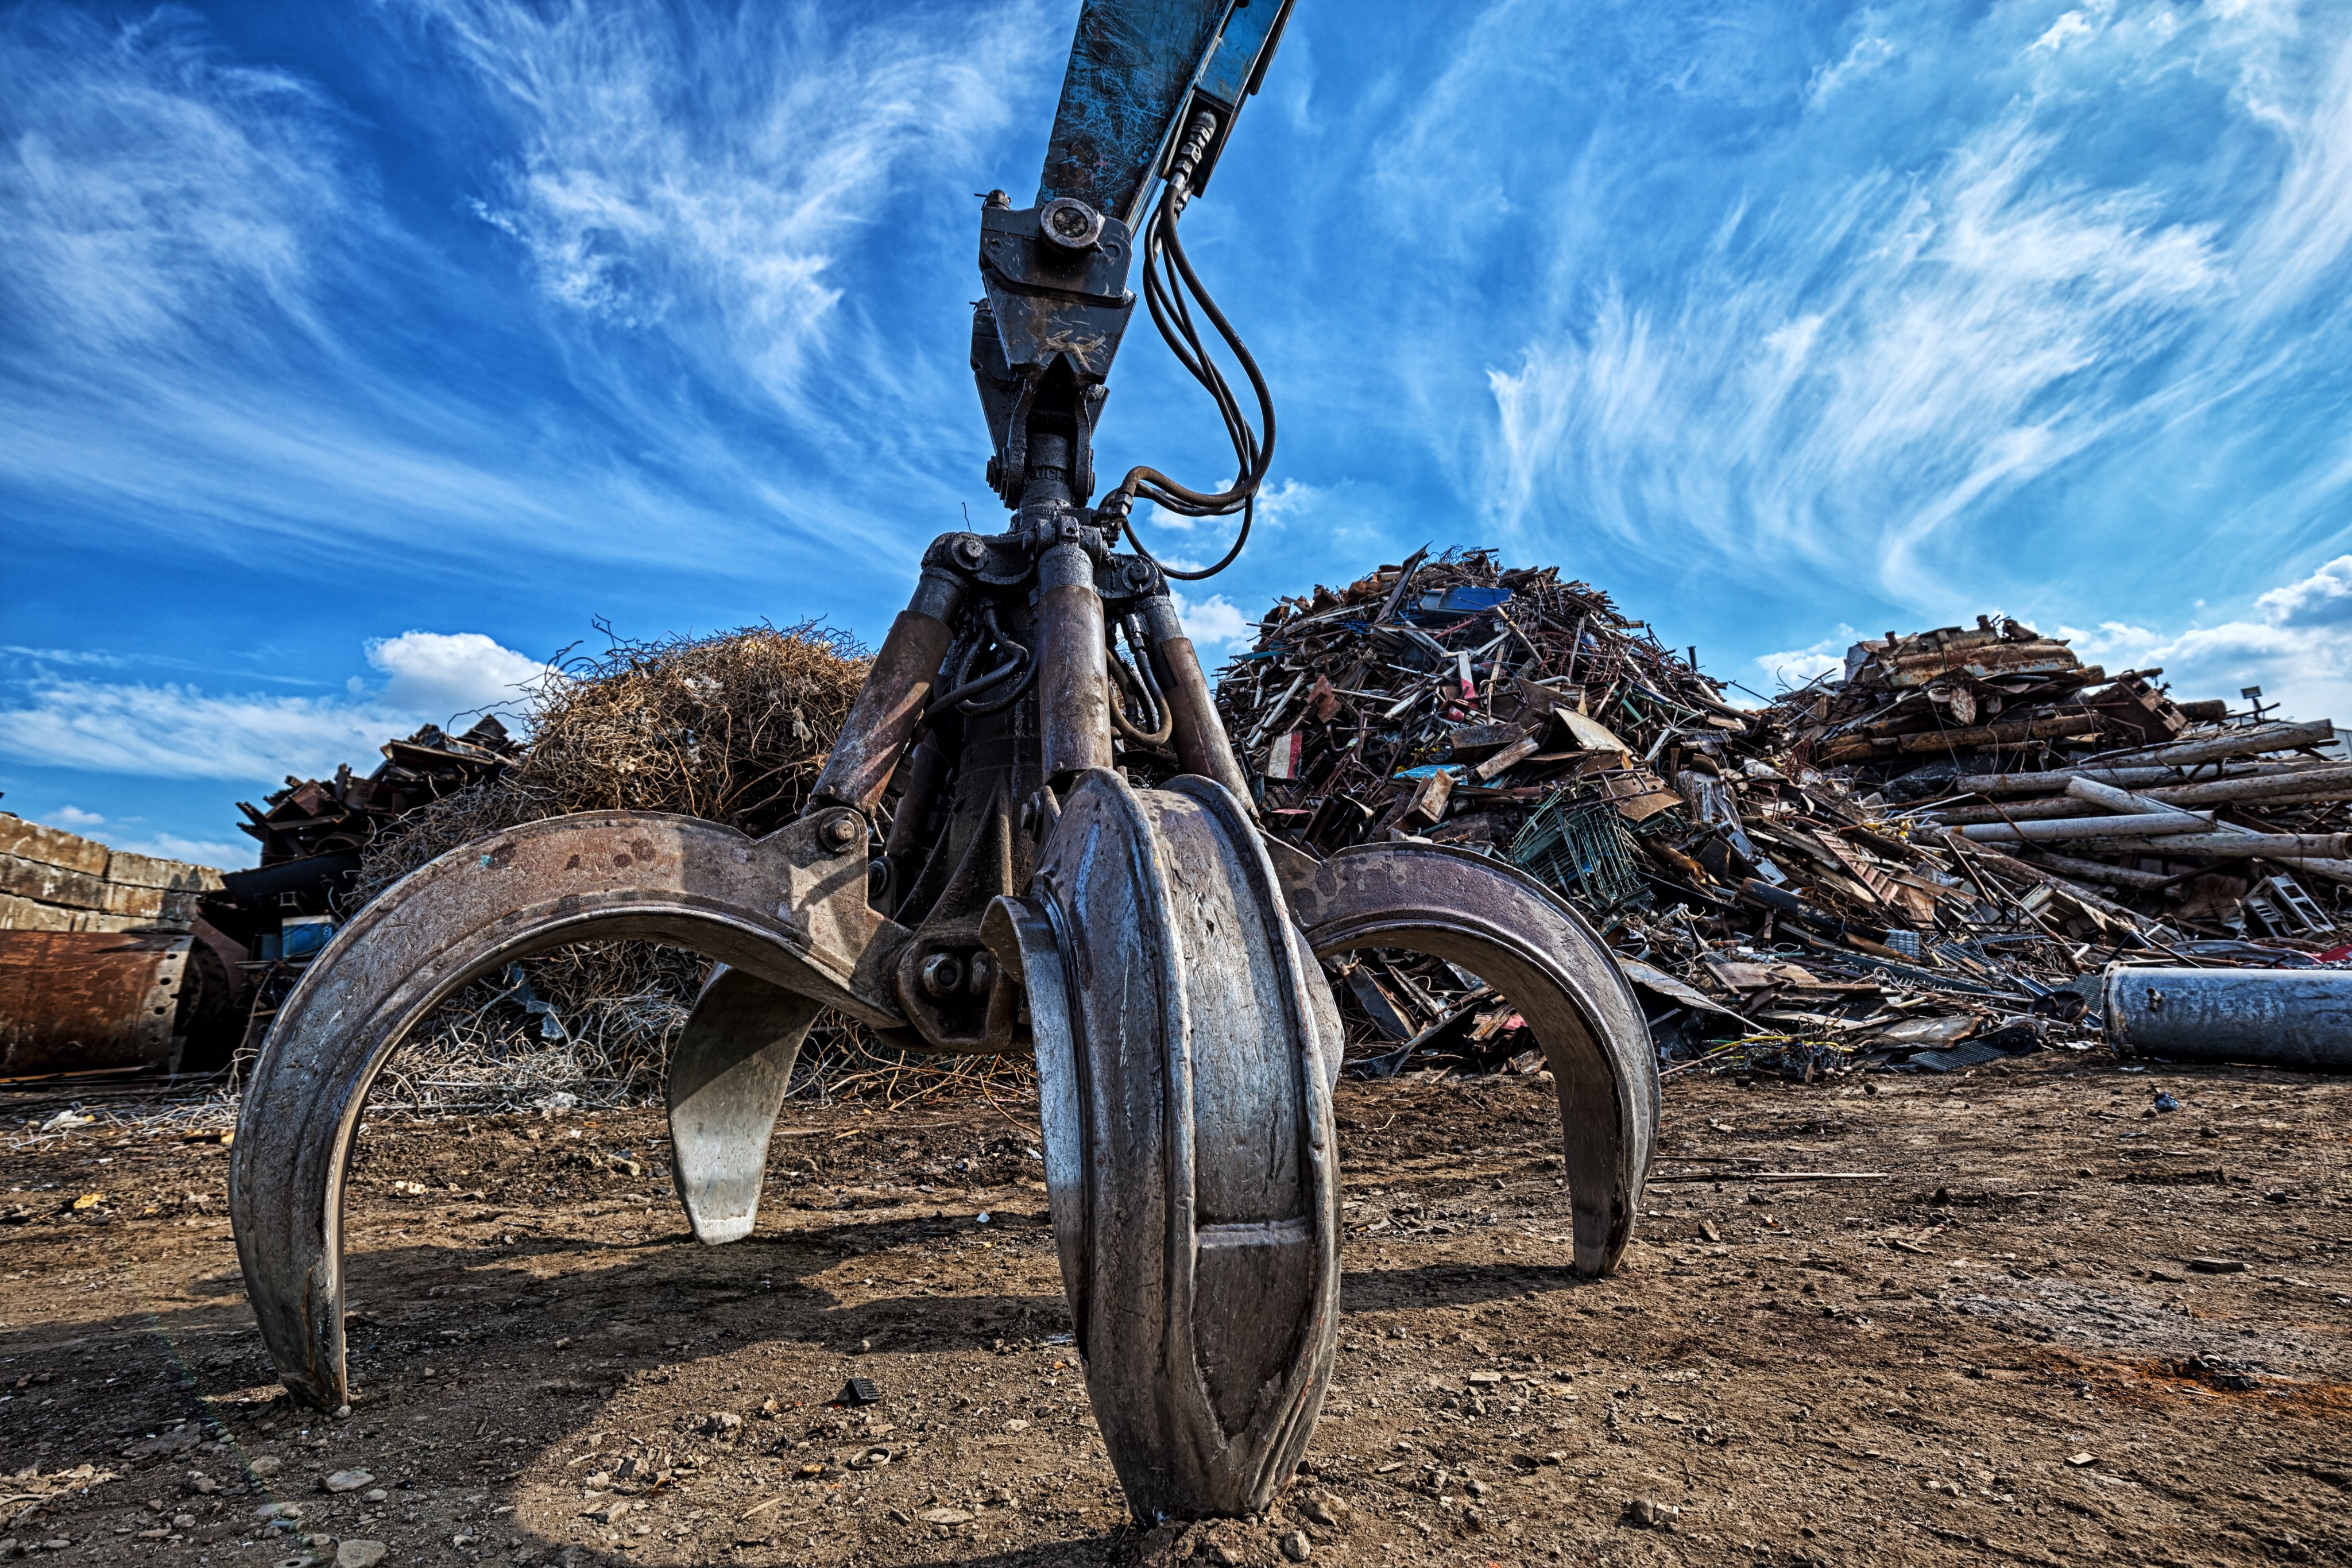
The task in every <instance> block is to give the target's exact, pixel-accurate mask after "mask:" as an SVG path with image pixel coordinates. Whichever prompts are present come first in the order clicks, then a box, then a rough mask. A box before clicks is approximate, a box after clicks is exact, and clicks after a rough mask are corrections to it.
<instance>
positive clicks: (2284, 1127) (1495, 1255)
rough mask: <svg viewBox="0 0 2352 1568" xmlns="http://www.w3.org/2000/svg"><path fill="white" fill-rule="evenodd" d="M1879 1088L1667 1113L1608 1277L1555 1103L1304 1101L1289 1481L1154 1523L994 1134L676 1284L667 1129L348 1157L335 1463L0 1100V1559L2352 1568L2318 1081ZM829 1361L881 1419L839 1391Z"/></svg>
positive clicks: (809, 1116)
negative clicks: (1310, 1301)
mask: <svg viewBox="0 0 2352 1568" xmlns="http://www.w3.org/2000/svg"><path fill="white" fill-rule="evenodd" d="M1872 1087H1874V1089H1875V1092H1865V1089H1864V1086H1863V1085H1861V1084H1859V1083H1857V1082H1854V1081H1853V1080H1851V1079H1842V1080H1835V1081H1832V1082H1828V1083H1826V1084H1816V1085H1810V1086H1799V1085H1782V1084H1780V1083H1778V1082H1759V1083H1757V1084H1756V1085H1754V1086H1753V1087H1749V1088H1741V1087H1739V1086H1738V1085H1736V1084H1734V1083H1732V1082H1728V1081H1688V1080H1678V1081H1675V1082H1672V1083H1671V1084H1670V1086H1669V1092H1668V1096H1667V1110H1666V1116H1665V1132H1664V1142H1663V1151H1662V1156H1661V1158H1660V1160H1659V1162H1658V1165H1657V1167H1656V1172H1657V1176H1658V1179H1657V1180H1655V1181H1654V1185H1653V1186H1652V1187H1651V1189H1650V1194H1649V1197H1648V1199H1647V1200H1646V1202H1645V1205H1644V1217H1643V1222H1642V1225H1641V1228H1640V1232H1639V1239H1638V1241H1637V1242H1636V1244H1635V1245H1634V1246H1633V1249H1632V1251H1631V1252H1630V1254H1629V1256H1628V1258H1627V1260H1626V1265H1625V1268H1624V1270H1623V1271H1622V1273H1621V1274H1619V1275H1618V1276H1617V1277H1615V1278H1613V1279H1610V1280H1606V1281H1597V1282H1596V1281H1583V1280H1580V1279H1578V1278H1577V1277H1576V1276H1575V1275H1574V1274H1573V1273H1572V1272H1571V1271H1570V1270H1569V1269H1568V1268H1567V1266H1566V1264H1565V1259H1566V1256H1567V1250H1568V1249H1567V1245H1566V1241H1565V1237H1566V1232H1567V1227H1568V1218H1567V1216H1568V1206H1567V1199H1566V1194H1565V1193H1564V1191H1563V1190H1562V1187H1561V1182H1560V1177H1559V1170H1558V1159H1557V1142H1556V1139H1557V1135H1558V1125H1557V1120H1556V1115H1555V1113H1554V1110H1553V1107H1552V1104H1551V1102H1550V1100H1549V1091H1548V1088H1547V1087H1546V1086H1544V1085H1542V1084H1541V1083H1539V1082H1536V1081H1534V1080H1531V1079H1527V1078H1506V1079H1491V1080H1479V1081H1468V1082H1465V1081H1459V1080H1456V1081H1446V1082H1422V1081H1412V1080H1408V1081H1404V1082H1396V1081H1391V1082H1350V1083H1348V1084H1346V1085H1344V1086H1343V1087H1342V1089H1341V1091H1340V1094H1339V1111H1340V1115H1341V1118H1342V1127H1343V1142H1342V1145H1341V1155H1342V1161H1343V1166H1342V1168H1343V1171H1344V1174H1345V1179H1346V1183H1347V1192H1346V1204H1347V1207H1346V1211H1345V1212H1346V1220H1347V1225H1348V1237H1347V1243H1346V1259H1345V1261H1346V1280H1345V1283H1344V1286H1343V1302H1344V1311H1345V1315H1344V1318H1343V1321H1342V1324H1341V1328H1340V1335H1339V1337H1340V1343H1341V1346H1342V1349H1341V1354H1340V1356H1339V1371H1338V1374H1337V1375H1336V1377H1335V1378H1334V1380H1333V1383H1332V1387H1331V1396H1330V1400H1329V1403H1328V1405H1327V1406H1326V1407H1325V1411H1324V1416H1323V1420H1322V1423H1321V1425H1320V1426H1319V1427H1318V1430H1317V1432H1316V1435H1315V1439H1314V1442H1313V1445H1312V1447H1311V1448H1310V1449H1309V1451H1308V1457H1307V1462H1306V1464H1305V1465H1304V1466H1303V1467H1302V1469H1301V1473H1300V1475H1299V1477H1298V1479H1297V1481H1296V1483H1295V1484H1294V1485H1293V1486H1292V1487H1291V1488H1290V1490H1288V1491H1287V1492H1286V1494H1285V1496H1284V1498H1283V1500H1282V1501H1281V1502H1280V1504H1279V1505H1278V1507H1277V1509H1276V1514H1275V1517H1274V1518H1272V1519H1271V1520H1268V1521H1249V1522H1240V1521H1235V1522H1227V1523H1221V1524H1217V1525H1214V1526H1212V1527H1208V1528H1206V1529H1196V1530H1194V1531H1190V1532H1187V1533H1183V1534H1181V1535H1180V1534H1177V1533H1176V1532H1173V1531H1161V1532H1160V1533H1159V1534H1157V1535H1154V1536H1146V1535H1144V1534H1142V1533H1140V1532H1139V1531H1136V1530H1135V1529H1134V1527H1132V1526H1131V1525H1130V1524H1129V1523H1128V1522H1127V1521H1126V1519H1125V1515H1124V1510H1123V1507H1122V1504H1121V1501H1120V1498H1119V1494H1118V1490H1117V1488H1116V1486H1115V1484H1114V1481H1113V1479H1112V1476H1111V1472H1110V1469H1109V1467H1108V1464H1107V1462H1106V1461H1105V1459H1104V1457H1103V1453H1102V1450H1101V1448H1100V1446H1099V1443H1098V1441H1097V1437H1096V1434H1095V1429H1094V1423H1093V1421H1092V1419H1091V1418H1090V1417H1089V1416H1088V1415H1087V1396H1086V1387H1085V1382H1084V1378H1083V1375H1082V1373H1081V1371H1080V1369H1079V1368H1078V1367H1077V1365H1076V1355H1075V1353H1074V1351H1073V1349H1072V1347H1071V1345H1070V1343H1069V1339H1068V1333H1067V1330H1068V1322H1067V1320H1066V1314H1065V1312H1064V1310H1063V1306H1062V1297H1061V1290H1060V1283H1059V1280H1058V1276H1057V1272H1056V1265H1055V1254H1054V1250H1053V1246H1052V1240H1051V1235H1050V1232H1049V1230H1048V1229H1047V1228H1046V1225H1045V1193H1044V1190H1043V1187H1042V1185H1041V1183H1040V1181H1039V1176H1040V1171H1041V1167H1040V1166H1039V1164H1038V1161H1037V1159H1036V1157H1035V1155H1034V1153H1032V1151H1033V1150H1034V1147H1035V1134H1034V1121H1032V1120H1030V1119H1029V1118H1032V1117H1034V1109H1032V1108H1025V1107H1020V1106H1007V1107H1005V1108H1004V1109H1003V1110H999V1109H998V1108H996V1107H993V1106H992V1105H989V1104H986V1103H974V1104H970V1105H964V1106H958V1107H950V1108H945V1109H943V1108H940V1107H939V1106H936V1105H929V1106H915V1107H909V1108H906V1109H903V1110H901V1111H899V1112H897V1113H888V1112H885V1111H883V1110H881V1109H879V1108H877V1107H870V1106H864V1105H849V1106H837V1107H834V1108H831V1109H812V1108H802V1107H791V1108H788V1109H787V1111H786V1113H785V1118H784V1124H783V1126H782V1128H781V1129H780V1135H779V1137H778V1138H777V1140H776V1143H775V1145H774V1151H773V1158H772V1163H771V1166H770V1170H771V1176H770V1187H769V1199H768V1203H767V1205H766V1207H765V1210H764V1212H763V1214H762V1216H761V1226H760V1230H759V1233H758V1234H757V1235H756V1236H755V1237H753V1238H752V1239H750V1240H748V1241H745V1242H743V1243H740V1244H739V1245H735V1246H730V1247H725V1248H718V1249H704V1248H700V1247H698V1246H697V1245H695V1244H694V1243H693V1242H692V1241H691V1240H690V1239H688V1237H687V1235H686V1232H685V1225H684V1221H683V1218H681V1216H680V1214H679V1212H678V1209H677V1205H676V1203H675V1201H674V1199H673V1198H672V1197H671V1195H670V1192H669V1189H668V1177H667V1166H666V1163H665V1157H664V1155H665V1149H664V1145H663V1142H662V1139H661V1136H660V1123H659V1120H658V1118H657V1117H656V1116H654V1115H651V1114H635V1113H633V1114H605V1115H601V1116H572V1117H566V1118H558V1119H540V1118H524V1117H500V1118H491V1117H479V1118H459V1119H450V1120H446V1121H444V1122H441V1123H439V1124H418V1123H414V1122H394V1121H391V1120H389V1119H385V1120H379V1121H375V1122H373V1123H372V1124H370V1125H369V1127H368V1129H367V1131H366V1133H365V1134H364V1136H363V1138H362V1145H361V1147H362V1155H361V1158H360V1160H359V1162H358V1166H357V1169H356V1172H355V1174H354V1176H353V1177H352V1186H351V1192H350V1205H349V1214H350V1218H351V1252H350V1260H349V1278H350V1284H351V1295H352V1301H353V1304H354V1307H355V1310H356V1311H355V1320H354V1322H353V1326H352V1347H353V1350H352V1361H353V1365H354V1371H355V1378H356V1381H357V1383H358V1384H359V1385H360V1386H361V1387H362V1391H363V1392H362V1395H361V1396H359V1397H358V1399H357V1400H356V1402H355V1406H354V1407H353V1409H352V1413H351V1415H350V1416H348V1418H346V1419H342V1420H335V1419H331V1418H323V1417H320V1416H317V1415H316V1414H315V1413H309V1412H303V1411H299V1410H295V1409H292V1408H290V1407H289V1406H288V1405H287V1404H286V1403H285V1402H284V1400H283V1399H282V1397H278V1395H279V1392H280V1391H279V1390H278V1389H277V1388H276V1387H275V1386H274V1385H273V1381H272V1375H271V1374H270V1372H269V1370H268V1366H267V1364H265V1362H264V1360H263V1358H262V1355H261V1350H260V1343H259V1340H258V1338H257V1335H256V1333H255V1332H254V1329H253V1326H252V1322H251V1319H250V1317H249V1315H248V1313H247V1308H246V1305H245V1302H244V1299H243V1296H242V1293H241V1291H240V1287H239V1280H238V1274H237V1269H236V1255H235V1250H234V1249H233V1247H232V1244H231V1241H230V1238H229V1232H228V1224H227V1220H226V1218H225V1217H224V1213H223V1209H224V1202H225V1197H226V1164H227V1151H226V1149H225V1148H223V1147H222V1146H220V1145H218V1144H217V1143H210V1144H205V1143H185V1142H182V1141H181V1140H180V1137H179V1136H178V1135H177V1134H173V1135H172V1136H170V1137H168V1138H166V1137H150V1136H146V1135H144V1134H138V1133H137V1132H135V1131H134V1130H130V1129H126V1128H125V1127H123V1126H121V1125H119V1124H118V1125H109V1124H105V1123H100V1124H98V1125H95V1126H92V1127H88V1128H82V1129H79V1130H78V1131H75V1132H73V1133H70V1134H63V1135H55V1134H53V1135H49V1136H47V1137H45V1138H37V1137H35V1136H33V1135H32V1134H31V1132H30V1129H29V1127H28V1126H27V1119H26V1116H25V1115H23V1114H15V1119H14V1120H13V1122H10V1123H8V1124H7V1125H10V1126H13V1127H14V1128H15V1129H16V1131H15V1133H14V1134H5V1135H0V1146H7V1147H8V1149H9V1152H8V1153H7V1154H6V1155H5V1166H0V1176H5V1179H4V1180H0V1186H5V1188H6V1190H5V1192H0V1219H5V1220H6V1221H8V1222H9V1223H7V1224H5V1225H0V1498H5V1503H0V1537H5V1545H0V1555H14V1554H17V1553H25V1552H30V1553H34V1554H36V1555H38V1556H48V1555H51V1554H54V1555H56V1556H58V1557H61V1558H69V1559H71V1560H73V1561H76V1562H80V1561H90V1560H95V1561H101V1562H107V1563H147V1562H156V1563H167V1564H168V1563H192V1564H200V1563H222V1564H232V1563H273V1564H274V1563H285V1562H288V1561H289V1559H290V1560H292V1561H296V1562H301V1561H309V1560H311V1559H313V1558H315V1559H316V1560H318V1561H320V1562H331V1561H333V1560H335V1557H336V1555H337V1552H338V1551H339V1550H340V1551H341V1552H343V1554H344V1557H345V1560H346V1561H351V1562H364V1561H368V1560H370V1559H371V1555H372V1553H371V1552H370V1549H369V1548H368V1547H366V1546H364V1545H358V1544H352V1545H345V1544H344V1543H346V1542H351V1543H359V1542H383V1543H384V1546H385V1547H386V1549H387V1550H386V1552H385V1554H384V1555H383V1559H382V1561H383V1562H384V1563H388V1564H395V1565H397V1564H409V1563H461V1562H478V1563H488V1562H493V1561H497V1562H514V1563H531V1562H537V1563H558V1562H561V1563H632V1564H639V1563H642V1564H667V1563H745V1564H768V1563H973V1562H977V1563H1006V1564H1011V1563H1029V1564H1060V1563H1105V1562H1134V1561H1137V1560H1138V1559H1142V1558H1149V1559H1157V1560H1167V1559H1171V1558H1180V1557H1191V1558H1193V1559H1194V1560H1197V1561H1202V1562H1242V1563H1276V1562H1278V1561H1283V1559H1282V1558H1280V1557H1279V1555H1278V1552H1279V1550H1280V1546H1281V1543H1282V1541H1283V1539H1284V1538H1285V1537H1286V1536H1288V1535H1290V1534H1291V1532H1293V1531H1303V1532H1304V1535H1305V1537H1306V1539H1307V1542H1308V1543H1309V1546H1310V1548H1311V1555H1312V1560H1313V1561H1317V1562H1323V1561H1329V1562H1336V1563H1387V1562H1445V1563H1554V1562H1568V1563H1622V1564H1651V1563H1655V1564H1665V1563H1959V1562H1967V1563H1975V1562H1985V1561H1994V1560H2014V1561H2017V1562H2023V1563H2081V1562H2088V1561H2102V1562H2111V1563H2199V1564H2202V1563H2238V1562H2259V1561H2268V1560H2277V1561H2289V1562H2339V1561H2347V1560H2352V1527H2347V1524H2346V1523H2345V1515H2344V1505H2345V1503H2346V1500H2347V1492H2352V1342H2347V1335H2352V1253H2347V1242H2352V1224H2347V1219H2352V1209H2347V1200H2352V1182H2347V1136H2348V1135H2352V1134H2347V1129H2352V1083H2347V1082H2340V1081H2339V1082H2321V1081H2314V1080H2312V1079H2309V1078H2305V1077H2294V1076H2290V1075H2286V1074H2282V1073H2272V1072H2262V1071H2243V1070H2232V1069H2216V1070H2208V1071H2191V1070H2185V1069H2178V1068H2165V1067H2157V1068H2151V1069H2149V1070H2147V1071H2131V1070H2129V1069H2123V1068H2119V1067H2118V1066H2117V1065H2116V1063H2115V1062H2114V1061H2111V1060H2109V1059H2108V1058H2106V1057H2105V1054H2104V1053H2090V1054H2076V1053H2071V1052H2066V1051H2053V1052H2048V1053H2044V1054H2042V1055H2040V1056H2036V1057H2032V1058H2025V1059H2021V1060H2019V1061H2017V1062H2015V1063H2014V1064H2011V1066H2010V1067H2009V1069H2008V1070H2007V1071H2002V1070H2000V1069H1998V1068H1996V1069H1992V1070H1989V1071H1981V1072H1979V1073H1978V1074H1977V1075H1975V1076H1973V1077H1966V1078H1953V1079H1932V1078H1890V1077H1883V1076H1882V1077H1879V1078H1876V1079H1874V1080H1873V1081H1872ZM2159 1091H2163V1092H2169V1093H2170V1094H2172V1095H2173V1096H2175V1097H2177V1098H2178V1100H2179V1102H2180V1103H2181V1105H2182V1109H2180V1110H2179V1111H2178V1112H2170V1113H2160V1114H2159V1113H2156V1112H2155V1111H2153V1110H2152V1109H2151V1106H2152V1103H2153V1101H2154V1099H2155V1096H2156V1095H2157V1094H2158V1092H2159ZM6 1110H7V1108H6V1106H5V1104H0V1113H5V1112H6ZM11 1114H14V1113H11ZM1774 1172H1778V1173H1812V1174H1819V1173H1825V1172H1826V1173H1840V1172H1843V1173H1880V1174H1879V1175H1878V1176H1874V1177H1865V1178H1864V1179H1850V1180H1797V1179H1793V1178H1791V1177H1787V1176H1781V1177H1776V1176H1772V1175H1769V1174H1759V1173H1774ZM1695 1178H1696V1179H1695ZM93 1193H96V1194H102V1195H103V1197H102V1199H101V1200H100V1201H97V1202H93V1203H89V1204H88V1205H86V1206H84V1207H79V1208H76V1207H73V1205H74V1203H75V1201H76V1200H77V1199H79V1198H81V1197H85V1196H87V1195H89V1194H93ZM983 1217H984V1222H983ZM2200 1260H2202V1262H2203V1268H2204V1270H2215V1269H2221V1270H2226V1271H2218V1272H2217V1271H2200ZM853 1376H856V1377H863V1378H867V1379H871V1380H872V1382H873V1384H874V1385H875V1386H876V1388H877V1390H878V1391H879V1394H880V1402H879V1403H878V1404H876V1405H873V1406H868V1407H865V1408H854V1407H842V1406H833V1405H829V1404H828V1401H830V1400H832V1399H834V1398H835V1396H836V1395H837V1394H839V1393H840V1392H841V1391H842V1389H843V1386H844V1385H845V1382H846V1380H848V1379H849V1378H851V1377H853ZM354 1471H356V1472H361V1476H360V1477H356V1478H355V1477H353V1476H352V1475H350V1474H349V1473H348V1472H354ZM12 1472H13V1475H12ZM331 1475H332V1476H337V1477H339V1478H340V1479H339V1481H338V1483H337V1484H339V1485H341V1486H344V1487H347V1488H349V1489H350V1490H340V1491H333V1490H325V1478H327V1477H329V1476H331ZM268 1511H274V1512H276V1513H278V1515H280V1516H281V1517H279V1518H278V1519H277V1520H276V1521H272V1520H270V1519H269V1518H268V1517H266V1512H268ZM1290 1544H1291V1547H1292V1549H1293V1550H1294V1551H1295V1550H1296V1549H1297V1544H1298V1543H1297V1542H1296V1541H1293V1542H1291V1543H1290Z"/></svg>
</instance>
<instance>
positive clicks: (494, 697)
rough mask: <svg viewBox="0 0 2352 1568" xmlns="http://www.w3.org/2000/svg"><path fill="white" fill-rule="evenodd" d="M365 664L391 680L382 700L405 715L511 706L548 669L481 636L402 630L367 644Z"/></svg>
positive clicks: (524, 655) (474, 633)
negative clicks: (394, 635)
mask: <svg viewBox="0 0 2352 1568" xmlns="http://www.w3.org/2000/svg"><path fill="white" fill-rule="evenodd" d="M367 660H368V663H369V664H371V665H373V667H375V668H376V669H378V670H381V671H383V673H384V674H387V675H389V676H391V677H392V678H391V680H389V681H388V682H386V683H385V685H384V688H383V699H382V700H383V703H384V705H385V706H390V707H395V708H399V709H400V710H402V711H403V712H405V713H423V714H439V715H441V716H444V717H446V716H450V715H454V714H460V713H468V712H471V711H473V710H474V709H476V708H490V707H511V706H513V705H514V704H515V703H516V702H517V701H518V700H519V699H520V697H521V696H522V695H523V694H524V692H525V691H526V690H527V689H528V688H530V686H531V685H533V684H535V683H537V682H539V681H541V680H543V679H544V678H546V676H547V675H548V674H549V673H550V672H549V669H548V666H547V665H545V664H541V663H540V662H539V661H538V660H537V659H534V658H531V657H530V656H529V655H528V654H524V653H516V652H515V651H514V650H513V649H511V648H502V647H500V646H499V644H498V643H496V642H494V641H492V640H491V639H490V638H488V637H486V636H484V635H483V634H482V633H481V632H448V633H444V632H402V633H401V634H400V635H399V636H397V637H387V638H385V639H383V641H382V642H376V643H369V644H368V645H367Z"/></svg>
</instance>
